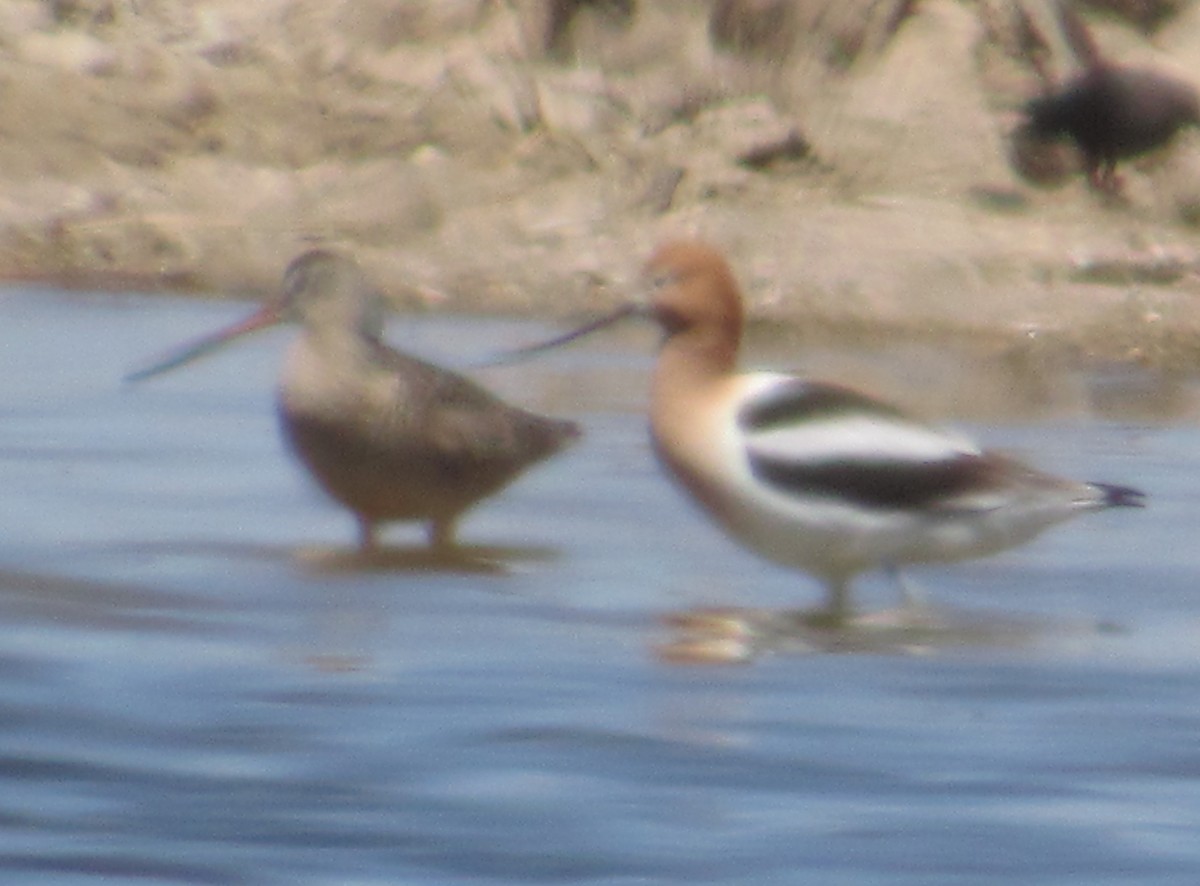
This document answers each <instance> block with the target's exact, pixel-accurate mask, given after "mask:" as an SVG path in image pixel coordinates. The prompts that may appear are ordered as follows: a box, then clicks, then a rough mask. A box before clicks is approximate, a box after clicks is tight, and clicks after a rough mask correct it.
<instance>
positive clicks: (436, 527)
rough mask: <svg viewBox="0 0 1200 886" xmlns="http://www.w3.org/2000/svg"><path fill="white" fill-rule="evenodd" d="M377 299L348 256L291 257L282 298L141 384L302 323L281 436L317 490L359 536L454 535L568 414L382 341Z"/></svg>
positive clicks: (290, 359)
mask: <svg viewBox="0 0 1200 886" xmlns="http://www.w3.org/2000/svg"><path fill="white" fill-rule="evenodd" d="M383 320H384V304H383V298H382V296H381V295H380V294H379V292H378V291H377V290H376V289H375V287H374V286H372V285H371V283H370V282H369V281H368V280H367V277H366V275H365V274H364V273H363V272H362V271H361V270H360V269H359V266H358V264H357V263H356V262H355V261H354V260H353V259H351V258H350V257H349V256H346V255H343V254H341V253H337V252H332V251H330V250H326V249H314V250H310V251H308V252H306V253H304V254H303V255H301V256H299V257H298V258H296V259H295V260H294V261H292V263H291V264H290V265H288V268H287V271H286V272H285V273H284V276H283V286H282V295H281V296H280V297H279V299H277V300H276V301H273V302H271V303H268V304H266V305H264V306H263V308H262V309H261V310H259V311H258V312H257V313H255V314H253V315H252V316H250V317H248V318H246V319H245V320H243V321H242V322H240V323H238V324H236V325H234V326H231V327H229V328H227V329H224V330H221V331H219V332H216V333H212V334H210V335H207V336H205V337H203V338H201V339H199V340H198V341H196V342H194V343H192V344H191V345H189V346H187V347H185V348H183V349H182V350H179V351H176V352H174V353H172V354H171V355H169V356H167V357H166V358H165V359H163V360H160V361H159V362H157V363H155V364H154V365H152V366H150V367H149V368H147V369H143V370H141V371H139V372H135V373H133V374H132V375H130V376H129V377H128V380H130V381H139V380H141V379H145V378H149V377H150V376H153V375H158V374H159V373H162V372H166V371H168V370H171V369H175V368H177V367H179V366H182V365H184V364H185V363H190V362H191V361H193V360H195V359H198V358H200V357H202V356H204V355H206V354H208V353H210V352H212V351H214V350H216V349H217V348H219V347H221V346H222V345H224V344H225V343H227V342H230V341H232V340H234V339H236V338H240V337H242V336H244V335H248V334H250V333H252V332H255V331H257V330H259V329H264V328H267V327H270V326H274V325H276V324H278V323H282V322H286V321H293V322H298V323H299V324H300V325H301V327H302V331H301V334H300V335H299V337H298V338H297V339H296V341H295V342H294V343H293V344H292V348H291V350H290V351H289V352H288V356H287V360H286V362H285V364H284V368H283V372H282V374H281V376H280V379H279V417H280V423H281V424H282V426H283V431H284V436H285V437H286V438H287V441H288V443H289V444H290V445H291V448H292V450H293V451H294V452H295V453H296V455H297V456H298V457H299V459H300V461H301V462H303V463H304V465H305V467H307V468H308V470H309V472H310V473H311V474H312V475H313V477H314V478H315V479H316V481H317V482H318V483H319V484H320V486H321V488H322V489H324V490H325V492H327V493H328V494H329V496H330V497H331V498H333V499H334V500H336V501H338V502H339V503H341V504H342V505H343V506H344V507H346V508H347V509H348V510H349V511H350V512H351V513H353V514H354V516H355V519H356V520H357V521H358V528H359V542H360V547H361V548H362V549H363V550H364V551H367V550H371V549H373V548H374V547H375V546H376V531H377V528H378V526H379V524H381V523H388V522H393V521H399V520H408V521H414V520H419V521H423V522H427V523H428V524H429V539H430V543H431V544H432V545H433V546H434V547H435V548H441V549H446V548H449V547H451V546H453V545H454V543H455V526H456V523H457V521H458V518H459V517H460V516H461V515H462V514H463V513H465V512H466V511H467V510H468V509H470V508H471V507H473V506H474V505H475V504H477V503H478V502H480V501H481V500H483V499H484V498H487V497H488V496H490V495H492V494H493V493H496V492H499V491H500V490H501V489H503V488H504V487H505V486H507V485H508V484H509V483H510V482H511V481H512V480H514V479H516V477H517V476H518V475H519V474H520V473H521V472H522V471H524V470H525V469H526V468H529V467H531V466H532V465H534V464H536V463H537V462H539V461H542V460H543V459H545V458H548V457H549V456H551V455H554V454H555V453H556V452H558V451H559V450H560V449H563V448H564V447H565V446H567V445H568V444H569V443H571V442H572V441H574V440H575V439H577V438H578V437H579V436H580V431H579V427H578V426H577V425H576V424H575V423H574V422H570V421H561V420H558V419H553V418H545V417H542V416H540V415H535V414H534V413H531V412H526V411H525V410H523V409H518V408H517V407H515V406H510V405H508V404H507V403H505V402H503V401H501V400H500V399H498V398H497V397H495V396H493V395H492V394H490V393H489V392H487V391H486V390H484V389H483V388H481V387H480V386H479V385H477V384H475V383H474V382H472V381H470V380H468V379H466V378H463V377H462V376H460V375H457V374H455V373H453V372H448V371H447V370H445V369H441V368H439V367H437V366H433V365H431V364H429V363H426V362H424V361H422V360H418V359H416V358H415V357H410V356H408V355H407V354H403V353H401V352H399V351H397V350H394V349H392V348H390V347H388V346H387V345H386V344H384V342H383Z"/></svg>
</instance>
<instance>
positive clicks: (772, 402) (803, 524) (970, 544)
mask: <svg viewBox="0 0 1200 886" xmlns="http://www.w3.org/2000/svg"><path fill="white" fill-rule="evenodd" d="M646 280H647V282H648V283H649V285H650V287H651V295H650V300H649V304H648V305H642V306H640V307H638V306H631V305H627V306H624V307H622V308H621V309H620V310H619V311H618V312H617V313H615V314H614V315H612V317H611V318H610V319H609V318H606V319H605V320H601V321H596V322H594V323H592V324H589V325H588V327H585V329H586V330H587V331H589V332H590V331H594V330H595V329H598V328H601V327H602V326H604V325H607V324H608V322H612V321H615V320H616V319H618V318H620V317H625V316H630V315H632V314H635V313H648V314H649V315H650V316H651V317H652V318H653V319H654V320H655V321H657V323H658V325H659V326H660V327H661V329H662V332H663V340H662V345H661V349H660V351H659V355H658V360H657V365H656V367H655V370H654V377H653V382H652V390H651V412H650V430H651V440H652V443H653V448H654V452H655V453H656V455H657V456H658V459H659V461H660V462H661V463H662V464H663V465H664V466H665V467H666V469H667V471H668V473H669V474H670V475H671V476H672V477H673V478H674V479H675V480H676V481H678V483H679V485H681V486H682V487H683V489H684V491H686V492H687V493H688V494H689V495H690V496H691V498H692V499H693V500H694V501H695V502H697V503H698V504H699V505H700V506H701V508H702V509H703V510H704V511H705V512H706V513H707V514H708V515H709V516H710V517H712V518H713V519H714V520H715V521H716V522H717V523H718V524H719V525H720V526H721V527H722V528H723V529H724V530H725V531H727V532H728V533H729V534H730V535H732V536H733V537H734V538H736V539H737V540H739V541H740V542H742V543H743V544H744V545H746V546H747V547H749V548H751V549H753V550H755V551H757V552H758V553H760V554H762V555H763V556H765V557H767V558H769V559H771V560H773V561H775V562H777V563H781V564H784V565H788V566H793V567H798V568H800V569H802V570H805V571H807V572H808V573H810V574H812V575H813V576H815V577H817V578H818V579H820V580H821V581H822V582H823V583H824V584H825V586H826V588H827V589H828V595H829V597H828V607H829V615H830V616H832V617H834V618H844V617H845V616H846V615H848V614H849V612H850V596H849V584H850V581H851V579H852V578H853V577H854V576H855V575H857V574H859V573H861V572H864V571H867V570H871V569H877V568H882V569H886V570H889V571H894V570H896V569H898V567H900V566H902V565H905V564H911V563H928V562H949V561H954V560H961V559H967V558H971V557H979V556H983V555H986V554H991V553H995V552H998V551H1002V550H1004V549H1006V548H1010V547H1013V546H1014V545H1018V544H1021V543H1023V542H1026V541H1028V540H1030V539H1032V538H1033V537H1034V536H1036V535H1038V534H1039V533H1040V532H1042V531H1043V530H1044V529H1046V528H1048V527H1050V526H1052V525H1054V524H1055V523H1059V522H1061V521H1063V520H1067V519H1068V518H1070V517H1072V516H1074V515H1076V514H1079V513H1083V512H1085V511H1095V510H1101V509H1103V508H1109V507H1123V506H1133V507H1136V506H1140V505H1141V504H1142V498H1143V496H1142V493H1141V492H1139V491H1138V490H1135V489H1130V488H1128V487H1124V486H1111V485H1107V484H1102V483H1080V482H1075V481H1071V480H1065V479H1061V478H1059V477H1054V476H1051V475H1049V474H1045V473H1042V472H1040V471H1037V470H1035V469H1033V468H1030V467H1027V466H1026V465H1024V464H1022V463H1020V462H1019V461H1016V460H1014V459H1012V458H1009V457H1007V456H1005V455H1001V454H999V453H995V452H988V451H985V450H983V449H981V448H980V447H979V446H977V445H976V444H975V443H973V442H971V441H970V440H968V439H966V438H964V437H962V436H959V435H958V434H955V433H951V432H949V431H945V430H941V429H938V428H935V427H931V426H930V425H927V424H924V423H922V422H921V421H918V420H916V419H913V418H910V417H908V416H906V415H905V414H904V413H902V412H901V411H900V410H898V409H896V408H895V407H893V406H890V405H888V404H887V403H883V402H880V401H879V400H876V399H874V398H872V397H869V396H867V395H865V394H862V393H859V392H857V391H854V390H851V389H849V388H845V387H842V386H840V385H836V384H829V383H826V382H820V381H812V380H808V379H805V378H801V377H798V376H795V375H788V374H784V373H780V372H766V371H757V372H744V373H739V372H738V370H737V360H738V351H739V347H740V344H741V337H742V299H741V295H740V293H739V291H738V287H737V284H736V282H735V281H734V277H733V274H732V272H731V271H730V269H729V265H728V264H727V263H726V261H725V259H724V258H723V257H722V256H721V255H720V253H718V252H717V251H716V250H715V249H713V248H711V247H709V246H707V245H704V244H702V243H697V242H690V241H685V242H671V243H667V244H665V245H663V246H661V247H659V249H658V250H657V251H656V252H655V253H654V254H653V256H652V257H651V258H650V260H649V262H648V263H647V265H646ZM579 334H580V333H578V332H576V333H568V334H567V335H564V336H560V337H559V338H558V339H555V340H554V341H552V342H548V343H546V344H544V345H537V346H534V347H533V348H527V349H524V350H525V352H533V351H536V350H542V349H545V348H547V347H553V346H557V345H558V344H561V343H563V342H565V341H568V340H571V339H573V338H576V337H578V336H579Z"/></svg>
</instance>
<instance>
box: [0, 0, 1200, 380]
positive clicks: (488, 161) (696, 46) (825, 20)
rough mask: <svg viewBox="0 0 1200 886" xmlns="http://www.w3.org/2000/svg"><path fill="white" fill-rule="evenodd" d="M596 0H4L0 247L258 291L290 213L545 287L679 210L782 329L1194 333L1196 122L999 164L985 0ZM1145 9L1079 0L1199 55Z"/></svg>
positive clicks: (1199, 26)
mask: <svg viewBox="0 0 1200 886" xmlns="http://www.w3.org/2000/svg"><path fill="white" fill-rule="evenodd" d="M759 5H760V6H761V5H763V4H761V3H760V4H759ZM1110 5H1111V4H1110ZM623 6H632V4H620V3H612V2H610V3H608V4H589V5H588V6H587V8H585V9H583V10H582V11H581V12H580V14H579V15H577V16H575V18H574V20H573V21H571V22H570V23H569V26H567V25H563V24H562V23H559V24H553V23H552V22H550V21H549V20H548V19H547V18H546V15H547V12H546V10H547V7H546V6H545V4H544V3H542V2H540V0H539V2H533V0H526V2H520V0H509V2H499V0H436V2H435V0H428V2H422V0H391V2H385V0H342V2H329V0H325V2H316V0H292V2H287V0H260V2H256V3H250V4H248V3H244V2H241V3H234V2H232V0H207V2H196V3H192V4H181V3H177V2H168V0H136V2H134V0H74V2H67V0H56V2H50V0H10V2H8V3H6V4H4V6H3V8H2V9H0V50H2V52H0V84H2V85H3V95H4V96H5V103H6V111H7V112H6V114H5V115H4V122H3V124H0V125H3V133H2V135H0V179H2V180H3V188H2V190H0V194H2V199H0V273H3V274H4V275H5V276H6V277H8V278H9V279H43V280H53V281H58V282H68V283H71V284H73V285H78V286H112V285H136V286H139V287H148V288H170V289H187V290H197V291H206V292H207V291H215V292H218V293H238V294H242V293H247V292H251V293H257V292H265V291H267V290H269V289H270V288H271V287H272V286H273V285H274V283H275V281H276V279H277V277H278V274H279V271H280V269H281V268H282V267H283V265H284V264H285V263H286V261H287V260H288V259H289V258H290V257H291V256H292V255H294V254H295V252H296V251H297V250H299V249H301V248H303V247H304V246H305V245H306V244H308V243H311V242H314V241H320V242H325V243H329V244H335V245H341V246H345V247H348V248H350V249H352V250H353V251H354V252H355V253H356V254H357V255H359V256H360V258H361V259H362V261H363V262H364V264H366V265H367V266H368V267H369V268H370V270H371V271H372V273H373V274H374V275H375V276H376V277H377V278H378V279H379V280H380V282H381V283H382V284H383V285H384V286H385V287H386V288H387V289H388V291H389V292H390V293H393V294H394V295H395V296H396V298H397V300H398V302H400V303H407V302H409V301H411V300H414V299H415V300H427V299H431V298H433V297H435V296H436V297H437V298H438V299H439V309H445V310H462V311H485V312H508V313H521V314H535V313H536V314H545V315H553V316H562V317H567V316H571V315H577V314H581V313H585V312H588V311H590V310H593V309H598V308H601V307H605V306H607V305H609V304H611V303H612V302H613V301H615V300H616V299H618V298H619V297H621V295H622V293H623V291H624V287H625V285H626V283H627V282H628V280H629V279H630V278H631V277H632V275H633V274H634V272H635V271H636V268H637V266H638V264H639V263H640V261H641V260H642V258H643V257H644V256H645V255H646V253H647V251H648V250H649V248H650V246H651V245H652V244H653V242H654V241H655V240H657V239H658V238H659V237H661V236H664V235H668V234H679V233H695V234H700V235H703V236H705V237H708V238H710V239H712V240H714V241H716V242H718V243H720V244H722V245H723V246H724V247H725V248H727V249H728V251H729V253H730V255H731V257H732V259H733V261H734V264H735V267H736V269H737V270H738V272H739V275H740V277H741V279H742V280H743V282H744V284H745V287H746V290H747V294H748V296H749V298H750V299H751V302H752V313H753V316H755V317H756V318H759V319H765V320H782V321H786V322H787V323H789V324H791V325H794V327H795V328H796V329H797V330H798V331H799V334H801V335H821V336H825V335H845V336H876V335H887V336H891V335H903V336H913V337H932V338H940V337H948V338H953V339H956V340H959V341H969V342H974V343H976V344H978V345H979V346H980V347H985V348H990V349H997V350H1000V351H1004V352H1006V353H1011V352H1012V351H1014V350H1016V351H1026V350H1029V351H1032V352H1035V353H1037V354H1041V353H1043V352H1044V353H1049V354H1055V355H1067V356H1068V357H1072V358H1073V357H1075V356H1079V355H1085V356H1092V357H1101V358H1105V359H1119V360H1135V361H1140V362H1146V363H1151V364H1156V365H1158V364H1163V365H1170V366H1175V367H1183V368H1192V367H1193V366H1194V365H1195V364H1196V363H1197V361H1198V360H1200V316H1198V314H1197V312H1196V311H1195V310H1193V309H1192V303H1193V300H1194V299H1195V298H1196V297H1197V296H1200V278H1198V277H1197V274H1196V269H1197V267H1200V264H1198V262H1200V258H1198V256H1200V237H1198V232H1197V220H1198V218H1200V211H1198V207H1200V136H1198V135H1196V134H1195V133H1192V134H1189V135H1187V136H1185V137H1183V138H1180V139H1177V141H1176V143H1175V144H1174V145H1173V146H1172V148H1171V149H1170V150H1169V151H1166V152H1162V153H1160V154H1159V155H1156V156H1153V157H1151V158H1148V159H1147V160H1146V161H1144V162H1140V163H1138V164H1135V165H1133V166H1129V167H1127V168H1125V169H1124V170H1123V172H1124V175H1125V178H1126V188H1125V192H1126V195H1127V199H1126V200H1125V201H1123V202H1120V203H1114V202H1112V201H1105V200H1102V199H1100V198H1098V197H1097V196H1096V195H1095V194H1093V193H1091V192H1089V191H1088V190H1087V188H1086V187H1085V185H1084V183H1083V180H1082V177H1080V176H1078V175H1076V176H1073V177H1071V178H1069V179H1068V180H1066V181H1065V182H1063V183H1061V184H1060V185H1059V186H1057V187H1055V188H1053V189H1039V188H1035V187H1032V186H1030V185H1028V184H1027V183H1025V182H1024V181H1022V180H1021V179H1020V177H1018V176H1017V175H1016V174H1015V173H1014V172H1013V170H1012V169H1011V167H1010V165H1009V162H1008V153H1007V152H1008V141H1007V136H1008V133H1009V132H1010V131H1011V129H1012V127H1013V125H1014V123H1015V121H1016V119H1017V109H1018V108H1019V107H1020V105H1021V103H1022V102H1023V101H1024V99H1025V98H1026V97H1028V96H1029V95H1031V94H1032V92H1033V91H1034V90H1036V88H1037V78H1036V76H1035V72H1034V70H1033V69H1032V68H1031V66H1030V64H1029V59H1028V58H1026V57H1023V56H1022V55H1021V52H1020V51H1019V47H1017V46H1016V44H1015V43H1014V37H1013V33H1014V32H1013V30H1012V27H1013V26H1012V20H1011V4H1009V3H1007V2H1005V3H999V2H995V3H993V2H971V3H966V2H956V0H922V2H920V3H917V4H911V3H886V2H870V0H859V2H854V3H850V2H846V3H834V4H824V5H821V6H814V5H812V4H808V5H805V4H800V5H798V6H797V9H798V10H800V11H799V12H796V13H794V14H795V15H797V16H800V18H799V19H795V18H794V19H792V20H789V21H788V22H786V27H785V26H775V27H772V28H769V29H767V31H766V33H768V34H771V35H772V37H771V39H769V40H766V41H765V42H764V41H762V40H759V41H758V42H754V41H753V40H751V41H747V40H745V39H743V38H744V34H743V35H742V36H739V35H738V34H735V35H734V36H733V37H727V38H726V39H723V40H722V39H719V40H717V41H716V42H717V43H718V44H719V45H717V46H714V40H713V39H712V35H711V33H710V22H709V15H710V10H711V4H710V3H708V2H702V0H660V2H656V3H642V4H641V5H640V7H639V8H637V9H635V10H634V14H633V16H632V17H629V16H626V15H624V14H622V13H621V9H620V7H623ZM1027 6H1029V7H1030V9H1031V13H1032V15H1033V18H1034V20H1035V21H1036V22H1037V23H1039V25H1040V26H1041V29H1042V30H1043V31H1044V33H1045V34H1046V35H1048V36H1049V37H1050V38H1051V41H1050V46H1049V47H1048V50H1047V51H1048V52H1049V53H1050V65H1051V66H1052V67H1053V68H1054V69H1055V70H1057V71H1059V72H1060V73H1065V72H1068V71H1069V70H1070V69H1071V66H1072V64H1073V63H1074V62H1073V59H1072V58H1071V55H1070V52H1069V50H1068V49H1066V48H1065V47H1064V46H1062V45H1061V41H1056V40H1055V39H1054V38H1055V30H1054V26H1053V21H1052V16H1050V15H1049V13H1048V9H1047V8H1043V7H1045V6H1046V4H1045V3H1034V2H1030V3H1028V4H1027ZM1135 6H1136V7H1137V8H1138V9H1144V8H1145V6H1146V5H1145V4H1140V5H1136V4H1135ZM810 7H811V8H810ZM1168 12H1169V14H1164V15H1162V16H1161V17H1158V18H1155V19H1153V20H1152V21H1144V20H1139V21H1132V20H1126V19H1122V18H1121V17H1119V16H1117V15H1114V14H1113V13H1111V12H1097V11H1092V10H1090V9H1089V10H1088V11H1087V12H1086V15H1087V21H1088V22H1089V24H1090V25H1091V27H1092V28H1093V30H1094V33H1095V36H1096V39H1097V41H1098V42H1099V43H1100V44H1101V45H1102V46H1103V47H1104V48H1105V50H1106V51H1107V52H1110V53H1111V54H1112V56H1113V57H1115V58H1120V59H1121V60H1124V61H1130V62H1139V63H1153V64H1158V65H1162V66H1163V67H1164V68H1165V69H1167V70H1173V71H1178V72H1187V71H1192V72H1194V71H1197V70H1200V6H1198V5H1196V4H1194V3H1186V4H1184V3H1175V4H1171V9H1170V10H1168ZM804 16H808V17H807V18H805V17H804ZM550 31H554V33H553V34H551V33H550ZM739 33H740V32H739ZM745 33H751V35H752V36H753V33H754V32H753V31H748V32H745Z"/></svg>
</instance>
